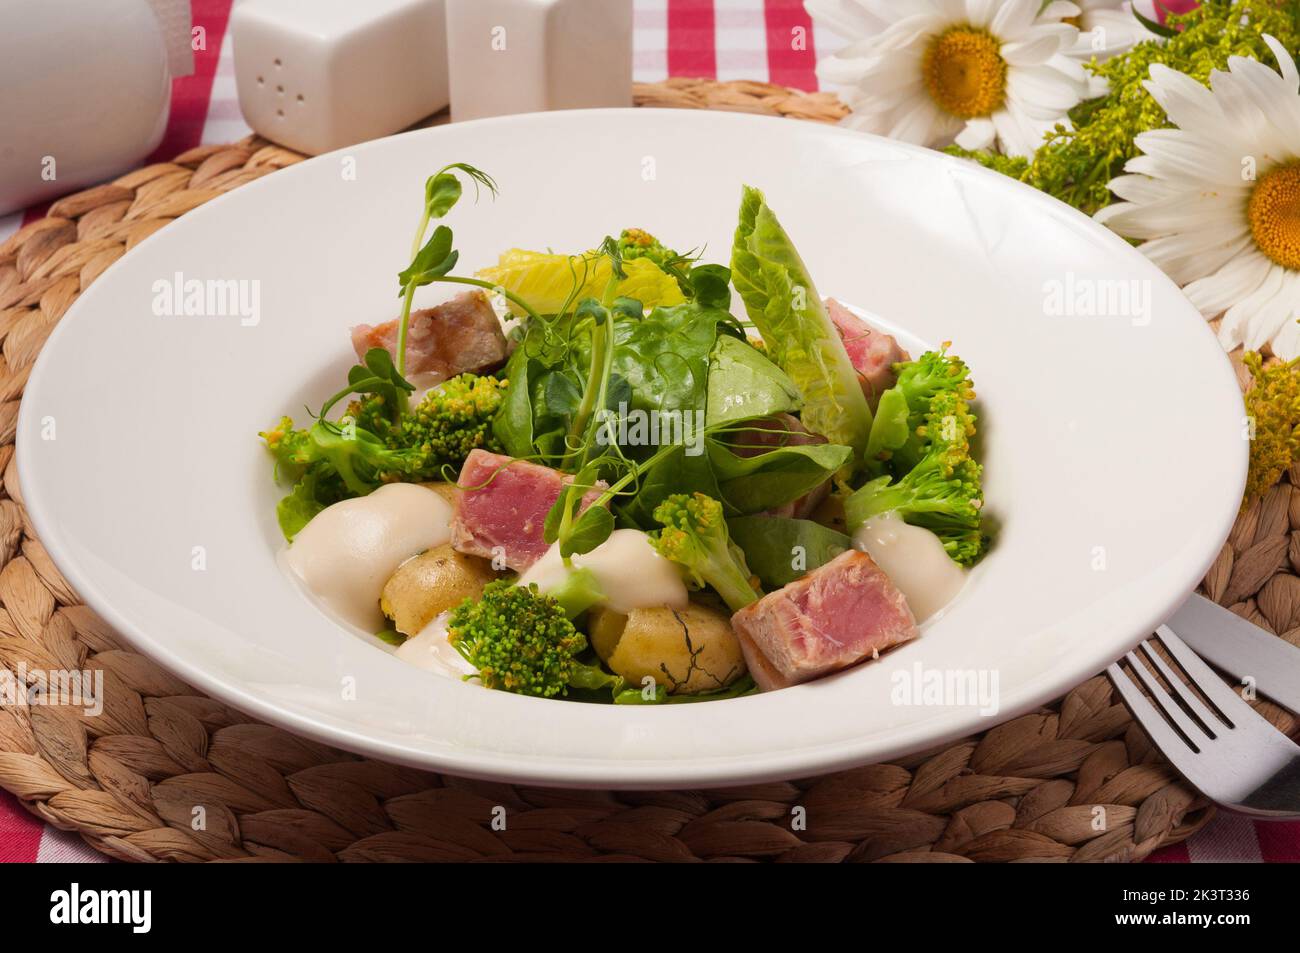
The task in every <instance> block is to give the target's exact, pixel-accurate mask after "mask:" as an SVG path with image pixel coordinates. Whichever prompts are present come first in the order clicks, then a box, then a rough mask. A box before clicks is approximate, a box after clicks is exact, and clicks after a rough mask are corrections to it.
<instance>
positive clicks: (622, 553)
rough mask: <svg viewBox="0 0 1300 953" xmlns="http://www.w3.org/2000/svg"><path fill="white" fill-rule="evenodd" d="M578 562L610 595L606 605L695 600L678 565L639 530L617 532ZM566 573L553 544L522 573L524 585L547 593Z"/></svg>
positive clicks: (625, 607) (618, 608) (621, 607)
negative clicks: (534, 584) (668, 558)
mask: <svg viewBox="0 0 1300 953" xmlns="http://www.w3.org/2000/svg"><path fill="white" fill-rule="evenodd" d="M573 565H574V566H575V567H576V568H579V569H590V570H591V572H592V574H593V575H594V576H595V577H596V581H597V583H599V585H600V588H601V589H602V590H603V591H604V593H605V604H606V605H607V606H609V608H610V609H612V610H613V611H615V612H621V613H624V614H626V613H628V612H631V611H632V610H633V609H648V608H651V607H653V606H672V607H673V608H676V609H684V608H686V605H687V603H688V602H689V601H690V599H689V596H688V595H687V593H686V584H685V583H683V582H682V577H681V575H680V574H679V573H678V572H677V567H676V566H674V565H673V564H672V563H671V562H669V561H668V560H667V559H665V558H664V557H663V556H660V555H659V552H658V551H657V550H656V549H655V548H654V546H653V545H651V543H650V537H648V536H646V534H645V533H643V532H641V531H640V530H638V529H616V530H614V532H612V533H610V534H609V539H607V540H605V541H604V542H603V543H601V544H600V545H599V546H597V547H596V548H595V549H593V550H592V551H591V552H589V553H584V554H582V555H580V556H574V557H573ZM566 573H567V570H566V569H565V568H564V562H563V560H562V559H561V558H560V547H559V546H558V545H557V546H552V547H551V548H550V549H548V550H547V551H546V555H544V556H543V557H542V558H541V559H539V560H537V562H535V563H533V564H532V566H530V567H529V568H528V570H527V572H525V573H524V574H523V575H522V576H520V577H519V584H520V585H521V586H526V585H528V584H529V583H534V582H535V583H537V588H538V589H539V590H541V591H542V592H548V591H550V590H552V589H555V588H556V587H558V586H559V585H561V584H562V583H563V582H564V578H565V575H566Z"/></svg>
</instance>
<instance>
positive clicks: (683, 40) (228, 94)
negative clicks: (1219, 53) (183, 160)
mask: <svg viewBox="0 0 1300 953" xmlns="http://www.w3.org/2000/svg"><path fill="white" fill-rule="evenodd" d="M635 2H636V18H635V51H636V52H635V73H636V78H637V79H638V80H641V81H645V82H655V81H658V80H662V79H664V78H665V77H668V76H702V77H711V78H716V79H722V80H729V79H752V80H768V81H771V82H774V83H781V84H783V85H786V86H794V87H797V88H800V89H808V90H815V89H817V77H816V74H815V72H814V66H815V64H816V61H817V57H818V56H819V55H824V54H825V53H827V52H830V51H832V50H833V49H834V48H835V47H836V46H838V45H839V43H840V41H839V39H838V38H837V37H835V36H834V35H833V34H829V33H826V32H824V31H822V30H818V29H815V28H813V26H812V24H811V22H810V21H809V18H808V16H807V14H806V13H805V12H804V10H803V3H802V0H635ZM231 5H232V0H193V11H194V23H195V24H196V25H198V26H202V27H203V28H204V30H205V31H206V36H207V48H206V49H205V50H201V51H197V52H196V54H195V66H196V69H195V72H194V74H193V75H192V76H187V77H185V78H183V79H178V80H176V81H174V85H173V89H172V112H171V119H170V122H169V124H168V127H167V132H166V135H165V136H164V138H163V141H162V144H161V145H159V147H158V149H157V150H156V151H155V153H154V155H153V156H151V157H150V161H161V160H164V159H168V158H170V157H171V156H174V155H176V154H177V153H179V152H182V151H184V150H185V149H189V148H192V147H194V146H197V145H203V144H207V143H220V142H230V141H232V140H235V139H239V138H242V137H243V136H245V135H247V134H248V133H249V132H250V131H251V130H249V128H248V126H247V125H245V123H244V121H243V118H242V116H241V115H240V112H239V102H238V99H237V97H236V93H235V75H234V62H233V59H232V52H231V44H230V42H229V38H228V36H227V33H226V25H227V23H228V21H229V18H230V8H231ZM796 26H802V27H804V28H805V30H807V36H808V38H809V39H808V43H807V49H806V50H795V49H791V46H792V44H791V43H790V37H791V30H792V29H793V28H794V27H796ZM44 214H45V207H44V206H38V207H35V208H31V209H28V210H27V211H26V212H19V213H16V214H13V215H9V216H4V217H0V241H3V240H4V239H5V238H6V237H8V236H9V235H10V234H11V233H12V232H14V231H16V230H17V229H18V228H19V227H21V226H22V225H23V224H25V223H26V222H29V221H32V220H33V219H36V218H40V217H41V216H43V215H44ZM104 859H105V858H104V857H103V856H102V855H100V854H98V853H96V852H95V851H93V850H91V849H90V848H89V847H87V846H86V845H85V844H84V843H82V841H81V840H80V839H79V838H78V837H76V836H75V835H72V834H68V833H65V832H62V831H58V830H55V829H54V828H51V827H47V826H45V825H43V824H42V823H41V822H40V821H39V820H38V819H36V818H35V817H33V816H32V815H31V814H30V813H28V812H27V811H26V810H24V809H23V808H22V807H21V806H20V805H19V803H18V801H17V800H16V799H15V798H14V797H13V796H12V795H10V794H7V793H5V792H3V791H0V861H8V862H24V861H26V862H30V861H38V862H45V861H93V860H104ZM1151 860H1152V861H1153V862H1157V863H1186V862H1192V863H1198V862H1209V861H1230V862H1231V861H1237V862H1261V861H1263V862H1282V861H1293V862H1294V861H1300V824H1265V823H1256V822H1252V821H1250V820H1247V819H1245V818H1242V817H1238V816H1233V815H1227V814H1220V815H1219V816H1218V818H1216V820H1215V821H1214V823H1213V824H1211V825H1210V826H1209V827H1207V828H1206V829H1205V830H1204V831H1202V832H1201V833H1200V834H1198V835H1197V836H1196V837H1194V838H1192V839H1191V840H1190V841H1188V842H1187V843H1185V844H1180V845H1178V846H1176V847H1171V848H1168V849H1166V850H1163V851H1160V852H1159V853H1158V854H1156V855H1154V856H1153V857H1152V858H1151Z"/></svg>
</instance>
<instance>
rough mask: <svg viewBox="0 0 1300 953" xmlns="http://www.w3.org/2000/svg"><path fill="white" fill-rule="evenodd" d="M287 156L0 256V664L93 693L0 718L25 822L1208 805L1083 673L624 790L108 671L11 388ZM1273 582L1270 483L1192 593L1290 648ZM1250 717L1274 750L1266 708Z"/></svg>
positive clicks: (832, 822) (651, 93)
mask: <svg viewBox="0 0 1300 953" xmlns="http://www.w3.org/2000/svg"><path fill="white" fill-rule="evenodd" d="M638 101H639V102H640V103H642V104H645V105H655V106H677V107H686V108H722V109H740V110H744V111H750V112H763V113H768V114H771V115H778V116H790V117H795V118H801V119H811V120H818V121H828V122H829V121H834V120H836V119H837V118H839V117H840V116H841V115H842V114H843V106H842V105H840V104H839V103H838V102H837V101H836V100H834V98H833V97H828V96H824V95H808V94H803V93H797V92H793V91H790V90H783V89H781V88H779V87H773V86H768V85H766V84H757V83H725V84H722V83H706V82H703V81H681V80H674V81H670V82H668V83H664V84H658V85H655V86H641V87H639V88H638ZM300 158H301V157H300V156H298V155H296V154H294V153H291V152H288V151H286V150H284V149H281V148H279V147H276V146H273V145H271V144H268V143H266V142H265V141H262V140H259V139H257V138H250V139H248V140H245V141H243V142H239V143H235V144H233V145H225V146H213V147H204V148H200V149H196V150H192V151H190V152H187V153H185V154H184V155H181V156H178V157H177V158H176V159H175V160H174V161H172V162H169V163H163V164H159V165H153V166H149V167H147V168H143V169H140V170H137V171H135V172H132V173H129V174H128V175H125V176H123V177H122V178H120V179H118V180H116V181H115V182H113V183H110V184H108V185H103V186H99V187H97V188H94V189H90V190H88V191H86V192H82V193H79V194H76V195H72V196H69V197H67V198H64V199H62V200H60V201H59V202H57V203H55V205H54V206H53V207H52V208H51V209H50V212H49V215H48V217H46V218H44V219H42V220H40V221H38V222H35V223H33V224H32V225H30V226H28V227H26V228H24V229H23V230H22V231H20V232H19V233H17V234H16V235H14V236H13V237H11V238H10V239H9V240H8V241H7V242H5V243H4V244H3V245H0V472H2V473H3V488H2V489H0V668H7V669H9V670H11V671H17V670H19V669H20V668H25V669H26V670H28V671H41V670H69V669H70V670H82V669H87V668H88V669H91V670H93V671H102V672H103V677H104V691H105V707H104V712H103V714H102V715H100V716H99V717H95V718H87V717H84V716H83V715H82V714H81V713H80V712H79V711H78V710H76V709H72V708H66V707H55V706H41V705H33V706H28V705H26V704H23V703H21V702H20V703H19V704H15V705H8V706H5V707H0V786H3V787H4V788H6V789H8V790H9V791H11V792H13V793H14V794H15V795H17V796H18V797H19V798H21V799H22V801H23V803H24V804H25V805H26V806H27V807H28V808H29V809H30V810H31V811H33V812H34V813H35V814H36V815H38V816H39V817H41V818H43V819H44V820H46V821H48V822H49V823H51V824H53V825H55V826H56V827H60V828H63V829H67V830H73V831H77V832H79V833H80V834H81V836H82V837H84V838H85V840H86V841H87V842H89V843H90V844H91V845H93V846H94V847H96V848H97V849H99V850H101V851H103V852H105V853H107V854H109V855H111V856H113V857H117V858H121V859H124V860H135V861H148V860H180V861H207V860H228V859H271V860H293V859H301V860H317V861H334V860H341V861H372V860H431V861H443V860H447V861H450V860H478V859H484V860H594V859H600V860H652V861H694V860H774V861H842V860H852V861H931V862H965V861H1030V860H1032V861H1089V860H1137V859H1141V858H1142V857H1145V856H1146V855H1147V854H1149V853H1150V852H1151V851H1152V850H1154V849H1155V848H1157V847H1159V846H1161V845H1164V844H1168V843H1172V842H1175V841H1178V840H1180V839H1182V838H1184V837H1186V836H1188V835H1189V834H1190V833H1192V832H1193V831H1195V830H1196V829H1198V828H1199V827H1200V826H1201V825H1203V824H1204V823H1205V822H1206V821H1207V820H1208V819H1209V817H1210V816H1211V813H1212V808H1211V807H1210V806H1208V805H1207V804H1206V803H1205V802H1204V800H1203V799H1201V798H1200V797H1199V796H1198V795H1197V794H1195V793H1194V792H1193V791H1191V790H1190V789H1189V788H1188V787H1187V786H1186V785H1185V783H1184V782H1182V781H1181V780H1180V779H1179V778H1178V777H1177V775H1176V774H1175V773H1174V772H1173V771H1172V769H1170V767H1169V766H1168V765H1167V764H1166V763H1165V762H1164V761H1163V760H1162V759H1161V758H1160V756H1159V754H1158V753H1156V752H1154V751H1153V750H1152V748H1151V747H1150V745H1149V743H1148V742H1147V740H1146V737H1145V735H1143V733H1142V732H1141V731H1140V730H1139V729H1138V728H1137V727H1136V726H1135V725H1134V724H1133V722H1132V721H1131V719H1130V718H1129V716H1128V714H1127V712H1126V711H1125V710H1124V708H1123V707H1122V706H1120V705H1119V704H1118V699H1117V698H1116V697H1115V696H1114V695H1113V692H1112V690H1111V688H1110V685H1109V683H1108V682H1107V681H1106V680H1105V679H1104V678H1102V677H1095V678H1092V679H1090V680H1088V681H1087V682H1085V683H1084V684H1082V685H1080V686H1079V687H1078V688H1076V689H1075V690H1074V691H1072V692H1070V693H1069V694H1068V695H1067V696H1066V697H1065V698H1063V699H1061V700H1060V701H1059V702H1057V703H1056V704H1054V705H1052V706H1050V707H1048V708H1045V709H1043V710H1042V711H1040V712H1036V713H1033V714H1029V715H1026V716H1024V717H1021V718H1017V719H1015V720H1013V721H1011V722H1008V723H1006V724H1003V725H1001V726H998V727H996V728H993V729H992V730H990V731H988V732H986V733H984V734H982V735H980V736H978V737H974V738H970V739H967V740H965V741H962V742H959V743H956V744H952V745H947V746H944V747H943V748H942V749H939V750H935V751H929V752H924V753H920V754H917V755H914V756H912V757H909V758H906V759H904V760H901V761H899V762H896V763H892V764H884V765H874V766H869V767H863V768H858V769H855V770H851V771H845V772H841V773H838V774H833V775H827V776H823V777H818V778H808V779H802V780H795V781H790V782H782V783H772V784H763V785H755V786H748V787H744V788H733V789H725V790H709V791H675V792H634V793H630V792H611V791H570V790H553V789H544V788H532V787H519V786H513V785H508V784H496V783H487V782H480V781H468V780H463V779H459V778H454V777H450V776H440V775H435V774H430V773H424V772H419V771H414V770H411V769H408V768H403V767H395V766H392V765H387V764H382V763H379V762H376V761H371V760H367V759H363V758H358V757H356V756H353V755H351V754H348V753H345V752H341V751H337V750H334V749H331V748H328V747H326V746H323V745H320V744H317V743H315V742H311V741H307V740H304V739H301V738H298V737H295V736H293V735H290V734H288V733H286V732H284V731H282V730H280V729H278V728H275V727H272V726H268V725H265V724H262V723H258V722H255V721H253V720H251V719H249V718H247V717H245V716H243V715H241V714H240V713H238V712H236V711H233V710H231V709H230V708H228V707H226V706H225V705H223V704H220V703H218V702H216V701H214V700H212V699H210V698H206V697H204V696H202V695H201V694H199V693H197V692H196V691H194V690H193V689H192V688H190V687H189V686H187V685H185V684H184V683H182V682H181V681H179V680H178V679H177V678H175V677H174V676H172V675H170V674H169V673H167V672H166V671H164V670H163V669H161V668H159V667H158V666H157V665H155V664H154V663H152V662H151V661H149V660H148V659H146V658H144V657H143V656H141V655H139V654H136V653H135V652H133V651H131V650H130V649H129V647H126V646H125V645H124V644H123V643H121V642H120V641H119V639H118V637H117V636H116V635H115V634H114V633H113V632H112V631H111V630H110V629H109V628H108V626H107V625H106V624H105V623H104V622H103V621H102V620H101V619H99V618H98V617H97V616H96V615H95V614H94V613H93V612H92V611H91V610H90V609H89V608H88V607H86V606H85V605H83V604H82V602H81V600H80V599H79V598H78V596H77V595H76V593H75V592H73V591H72V590H71V588H70V587H69V586H68V584H67V582H66V581H65V580H64V579H63V578H62V577H61V576H60V574H59V572H58V570H57V569H56V568H55V567H54V565H53V564H52V563H51V561H50V559H49V557H48V555H47V554H46V552H45V550H44V549H43V548H42V546H41V544H40V542H39V540H37V539H36V537H35V535H34V534H33V532H32V528H31V526H30V524H29V523H28V521H27V518H26V514H25V512H24V510H23V506H22V499H21V496H20V494H19V488H18V481H17V475H16V469H15V468H16V462H15V461H14V459H13V443H14V428H15V422H16V417H17V409H18V404H19V399H20V398H21V395H22V391H23V386H24V384H25V382H26V380H27V375H28V373H29V371H30V369H31V366H32V363H33V361H34V360H35V358H36V355H37V353H38V352H39V350H40V348H41V345H42V344H43V343H44V341H45V339H46V337H47V336H48V334H49V333H50V331H51V329H52V328H53V327H54V325H55V324H57V323H58V321H59V319H60V318H61V317H62V316H63V314H64V313H65V312H66V311H67V309H68V307H69V305H71V304H72V302H73V301H74V300H76V298H77V296H78V295H79V294H80V293H81V291H82V290H83V289H84V288H86V287H87V286H88V285H89V284H90V283H91V282H93V281H94V280H95V279H96V277H98V276H99V275H100V274H101V273H102V272H103V270H104V269H105V268H106V267H108V265H110V264H111V263H112V262H113V261H115V260H116V259H117V258H118V257H120V256H121V255H122V254H124V253H126V252H127V251H129V250H130V249H131V247H132V246H133V245H135V244H136V243H137V242H139V241H140V240H142V239H143V238H144V237H146V236H148V235H150V234H152V233H153V232H154V231H156V230H157V229H159V228H162V227H164V226H165V225H166V224H167V223H168V222H170V221H171V220H172V219H174V218H176V217H177V216H180V215H183V214H184V213H185V212H187V211H189V210H190V209H193V208H195V207H196V206H198V205H201V204H203V203H204V202H206V201H208V200H209V199H211V198H213V197H215V196H217V195H219V194H221V193H223V192H225V191H228V190H230V189H233V188H237V187H238V186H240V185H242V184H244V183H246V182H249V181H251V180H253V179H255V178H258V177H260V176H262V175H266V174H269V173H271V172H274V171H275V170H276V169H279V168H281V167H283V166H286V165H289V164H292V163H294V162H296V161H298V160H299V159H300ZM1297 476H1298V475H1297V474H1292V475H1291V477H1292V479H1293V480H1294V479H1295V478H1296V477H1297ZM1296 482H1297V483H1300V480H1297V481H1296ZM1297 572H1300V489H1296V490H1293V488H1292V485H1291V482H1289V481H1284V482H1283V483H1282V484H1280V485H1279V486H1278V487H1276V488H1274V490H1273V491H1272V492H1271V493H1270V494H1269V495H1268V496H1267V497H1266V498H1265V499H1264V500H1263V501H1262V502H1261V503H1258V504H1256V505H1255V506H1254V507H1252V508H1251V509H1250V510H1249V511H1247V512H1246V513H1245V514H1244V515H1243V516H1242V518H1241V519H1240V520H1239V521H1238V523H1237V527H1236V529H1235V530H1234V532H1233V536H1232V539H1230V540H1229V542H1228V543H1227V544H1225V546H1224V549H1223V552H1222V553H1221V555H1220V557H1219V560H1218V561H1217V562H1216V564H1215V567H1214V569H1213V570H1212V571H1211V573H1210V575H1209V577H1208V578H1207V581H1206V588H1207V590H1208V592H1209V594H1210V595H1211V597H1213V598H1215V599H1217V600H1218V601H1220V602H1221V603H1223V604H1225V605H1231V606H1232V607H1233V608H1234V609H1235V611H1238V612H1239V613H1241V614H1242V615H1245V616H1247V617H1250V618H1253V619H1254V620H1255V621H1257V622H1261V624H1264V625H1265V626H1266V627H1268V628H1270V629H1271V630H1272V631H1274V632H1277V633H1279V634H1282V633H1285V637H1286V638H1288V639H1289V640H1290V641H1292V642H1295V643H1296V644H1300V578H1297V575H1296V573H1297ZM1260 708H1261V710H1262V711H1263V712H1264V714H1265V715H1266V716H1267V717H1269V718H1270V719H1271V720H1272V721H1273V722H1274V723H1275V724H1277V725H1278V726H1279V727H1281V728H1282V729H1283V730H1286V731H1294V730H1295V728H1296V724H1295V720H1294V719H1293V718H1292V717H1291V716H1290V715H1289V714H1287V713H1286V712H1284V711H1282V710H1280V709H1277V708H1274V707H1273V706H1271V705H1268V704H1261V705H1260ZM196 809H201V810H198V811H197V812H196ZM196 816H201V818H202V823H201V824H198V825H196V823H195V818H196ZM502 818H504V829H499V828H501V827H502V826H503V824H502ZM1099 818H1100V819H1101V820H1100V821H1099Z"/></svg>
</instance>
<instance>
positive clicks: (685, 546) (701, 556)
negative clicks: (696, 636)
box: [651, 493, 763, 612]
mask: <svg viewBox="0 0 1300 953" xmlns="http://www.w3.org/2000/svg"><path fill="white" fill-rule="evenodd" d="M654 518H655V520H656V521H658V522H659V523H662V524H663V527H664V528H663V529H661V530H660V531H659V532H658V533H655V534H652V535H651V541H652V542H653V543H654V547H655V549H657V550H658V551H659V553H660V555H662V556H664V557H665V558H666V559H670V560H672V561H673V562H675V563H677V565H678V566H679V567H681V569H682V573H683V575H684V576H686V578H687V579H688V580H690V581H691V582H693V583H694V584H695V585H696V586H697V587H699V586H704V585H709V586H712V587H713V589H714V590H715V591H716V592H717V593H718V595H720V596H722V599H723V601H724V602H726V603H727V605H728V606H730V607H731V611H732V612H739V611H740V610H741V609H743V608H745V606H747V605H749V604H750V603H752V602H757V601H758V600H759V599H760V598H762V595H763V594H762V592H760V591H759V590H758V589H757V588H756V587H755V585H754V583H753V578H754V577H753V574H752V573H750V571H749V566H747V565H746V564H745V553H744V551H743V550H742V549H741V548H740V547H739V546H737V545H736V544H735V543H733V542H732V541H731V535H730V533H728V531H727V521H726V519H725V518H724V516H723V512H722V504H721V503H719V502H718V501H717V500H715V499H714V498H713V497H711V496H706V495H705V494H703V493H695V494H686V493H677V494H674V495H672V496H670V497H668V498H667V499H665V500H664V501H663V502H662V503H660V504H659V505H658V506H656V507H655V511H654Z"/></svg>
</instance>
